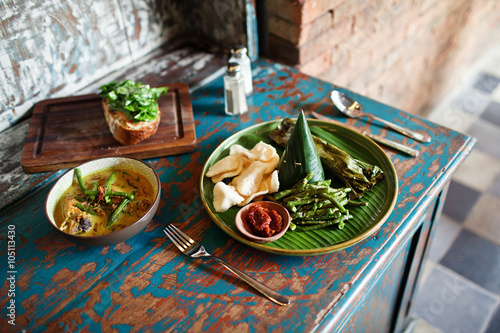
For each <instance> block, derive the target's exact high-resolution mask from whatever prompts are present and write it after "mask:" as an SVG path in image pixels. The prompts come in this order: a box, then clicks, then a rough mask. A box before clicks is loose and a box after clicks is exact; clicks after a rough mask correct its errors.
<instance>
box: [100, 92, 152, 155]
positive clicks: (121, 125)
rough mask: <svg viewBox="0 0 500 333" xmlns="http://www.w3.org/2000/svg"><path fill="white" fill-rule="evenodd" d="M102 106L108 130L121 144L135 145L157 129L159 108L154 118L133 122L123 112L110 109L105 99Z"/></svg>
mask: <svg viewBox="0 0 500 333" xmlns="http://www.w3.org/2000/svg"><path fill="white" fill-rule="evenodd" d="M102 107H103V109H104V117H105V118H106V122H107V123H108V126H109V130H110V131H111V133H112V134H113V137H114V138H115V139H116V140H117V141H118V142H120V143H121V144H122V145H125V146H130V145H135V144H137V143H139V142H141V141H142V140H145V139H147V138H149V137H150V136H151V135H153V134H155V133H156V131H157V130H158V125H159V124H160V116H161V111H160V108H158V116H157V117H156V119H155V120H153V121H140V122H138V123H134V122H133V121H131V120H129V119H128V118H127V117H126V116H125V114H124V113H123V112H121V111H115V110H111V109H110V108H109V105H108V104H107V101H106V100H105V99H103V101H102Z"/></svg>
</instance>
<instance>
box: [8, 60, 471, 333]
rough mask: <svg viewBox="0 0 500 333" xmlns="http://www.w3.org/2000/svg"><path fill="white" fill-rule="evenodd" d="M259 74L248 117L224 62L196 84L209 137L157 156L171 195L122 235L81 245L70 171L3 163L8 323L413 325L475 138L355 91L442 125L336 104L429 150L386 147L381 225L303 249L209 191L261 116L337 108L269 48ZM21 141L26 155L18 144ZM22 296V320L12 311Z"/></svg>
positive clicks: (166, 327) (194, 94) (164, 327)
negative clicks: (222, 71) (28, 169)
mask: <svg viewBox="0 0 500 333" xmlns="http://www.w3.org/2000/svg"><path fill="white" fill-rule="evenodd" d="M253 75H254V94H253V95H252V96H251V97H249V98H248V102H249V105H250V107H249V112H248V113H246V114H244V115H242V116H241V117H228V116H226V115H224V111H223V110H224V105H223V81H222V77H221V76H220V75H218V76H217V75H216V76H215V78H214V79H213V80H206V81H205V82H202V83H201V84H199V85H197V86H195V85H194V84H192V85H191V86H192V87H193V89H192V91H191V100H192V105H193V110H194V119H195V123H196V134H197V148H196V149H195V150H194V151H193V152H192V153H189V154H183V155H178V156H171V157H161V158H153V159H149V160H147V162H148V163H150V164H151V165H152V166H153V167H154V168H155V169H156V171H157V172H158V173H159V175H160V178H161V181H162V192H163V194H162V199H161V203H160V207H159V210H158V213H157V215H156V217H155V218H154V219H153V222H152V223H151V224H150V225H149V226H148V227H147V228H146V229H145V231H143V232H142V233H140V234H139V235H137V236H135V237H134V238H132V239H130V240H128V241H126V242H124V243H121V244H118V245H116V246H108V247H86V246H81V245H75V244H73V243H71V242H70V241H68V240H66V239H65V238H63V237H61V236H59V235H58V234H57V233H56V232H55V231H54V230H53V229H52V227H51V226H50V225H49V223H48V221H47V220H46V218H45V213H44V200H45V197H46V196H47V193H48V191H49V189H50V187H51V185H52V184H53V183H54V182H55V180H56V179H57V178H58V177H59V176H60V175H61V174H62V173H63V171H58V172H55V173H44V174H31V175H21V176H19V171H17V173H16V174H17V177H22V180H23V181H13V178H9V176H10V175H9V174H4V181H2V182H4V185H5V184H8V186H5V188H6V189H4V193H8V194H9V196H10V198H7V201H6V202H5V201H4V205H3V208H2V210H1V216H0V235H1V236H0V237H1V239H2V244H4V246H3V247H2V249H1V253H2V257H3V259H2V266H1V267H2V271H3V272H6V273H7V274H8V276H11V275H12V276H13V277H14V279H13V280H11V281H13V282H14V283H13V284H14V286H15V295H12V297H11V296H8V297H5V296H4V297H2V298H1V299H0V307H1V308H2V311H3V315H2V316H1V318H0V325H1V327H2V330H4V328H7V329H10V330H11V331H19V330H21V329H26V330H27V331H65V330H69V331H80V330H81V331H89V332H95V331H101V330H102V331H111V330H115V331H133V332H135V331H158V332H159V331H161V332H164V331H167V332H168V331H172V332H183V331H189V332H201V331H204V332H205V331H206V332H215V331H227V332H234V331H236V330H240V331H242V332H265V331H272V332H306V331H315V332H323V331H324V332H341V331H342V332H350V331H354V332H365V331H366V332H384V331H402V330H403V329H404V328H405V327H406V326H407V325H408V323H409V321H410V318H408V317H407V315H408V311H409V308H410V307H411V300H412V296H413V295H414V294H415V291H416V288H417V285H416V282H417V280H418V277H419V275H420V274H421V272H422V267H423V262H424V260H425V256H426V249H427V248H428V246H429V243H430V241H431V239H432V232H433V230H434V226H435V224H436V223H437V220H438V217H439V215H440V211H441V207H442V204H443V201H444V198H445V196H446V189H447V184H448V183H449V181H450V178H451V176H452V174H453V173H454V172H455V171H456V170H457V168H458V167H459V166H460V164H461V163H462V162H463V160H464V159H465V158H466V156H467V155H468V154H469V152H470V150H471V149H472V148H473V146H474V144H475V139H474V138H471V137H469V136H466V135H463V134H460V133H457V132H454V131H452V130H449V129H447V128H444V127H441V126H438V125H436V124H434V123H431V122H429V121H427V120H425V119H422V118H419V117H416V116H413V115H410V114H408V113H405V112H403V111H401V110H397V109H394V108H392V107H390V106H387V105H384V104H381V103H378V102H376V101H374V100H371V99H368V98H366V97H363V96H358V95H356V94H355V93H352V92H349V93H350V94H351V96H352V97H355V98H356V99H358V101H359V102H361V104H363V105H364V106H365V108H366V109H368V110H370V112H373V113H374V114H376V115H379V116H380V117H382V118H384V119H387V120H390V121H394V122H396V123H398V124H400V125H403V126H406V127H409V128H411V129H413V130H417V131H422V132H423V133H428V134H430V135H431V136H432V142H431V143H429V144H420V143H417V142H415V141H413V140H411V139H407V138H404V137H402V136H401V135H399V134H397V133H394V132H392V131H390V130H387V129H386V128H383V127H381V126H379V125H377V124H376V123H370V122H367V121H366V120H354V119H346V118H344V117H342V116H340V115H338V114H335V115H334V117H336V119H337V120H338V121H341V122H344V123H346V124H347V125H348V126H352V127H355V128H357V129H359V130H360V131H362V130H369V131H371V132H373V133H375V134H380V135H383V136H387V137H388V138H392V139H396V140H398V141H401V142H403V143H406V144H408V145H410V146H413V147H415V148H417V149H419V150H420V156H419V157H417V158H411V157H407V156H404V155H402V154H401V153H396V152H395V151H393V150H390V149H387V150H386V152H387V154H388V156H389V157H390V158H391V160H392V162H393V164H394V166H395V169H396V171H397V176H398V178H399V194H398V200H397V203H396V207H395V209H394V211H393V212H392V214H391V215H390V217H389V218H388V220H387V221H386V222H385V224H384V225H383V227H382V228H381V229H380V230H379V231H378V232H377V233H375V234H374V235H373V236H371V237H369V238H368V239H366V240H365V241H363V242H361V243H359V244H357V245H354V246H352V247H350V248H348V249H346V250H342V251H339V252H335V253H331V254H326V255H321V256H308V257H293V256H278V255H273V254H269V253H266V252H262V251H259V250H255V249H253V248H250V247H248V246H246V245H243V244H241V243H239V242H237V241H235V240H233V239H232V238H230V237H229V236H227V235H226V234H225V233H224V232H223V231H222V230H220V229H219V228H218V227H217V226H216V225H215V224H214V223H213V222H212V221H211V219H210V217H209V215H208V214H207V212H206V210H205V208H204V207H203V204H202V200H201V198H200V191H199V180H200V176H201V170H202V168H203V165H204V163H205V161H206V160H207V158H208V156H209V155H210V153H211V152H212V151H213V150H214V148H216V147H217V145H218V144H220V143H221V142H222V141H223V140H224V139H226V138H228V137H229V136H230V135H231V134H233V133H235V132H237V131H239V130H242V129H244V128H246V127H248V126H250V125H253V124H256V123H260V122H264V121H268V120H272V119H276V118H284V117H287V116H288V117H296V116H297V114H298V110H299V109H301V108H302V109H304V110H316V111H318V112H320V113H323V114H331V115H333V111H332V102H331V101H330V100H329V92H330V90H331V89H332V88H333V85H331V84H329V83H325V82H322V81H320V80H317V79H314V78H311V77H308V76H306V75H303V74H301V73H299V72H297V71H296V70H295V69H292V68H289V67H286V66H283V65H280V64H276V63H273V62H269V61H267V60H265V59H259V60H257V61H255V62H254V64H253ZM146 77H147V76H146ZM132 78H135V77H132ZM340 89H342V88H340ZM342 90H343V91H346V90H345V89H342ZM26 126H27V125H26V124H21V125H19V126H18V129H13V130H11V131H10V132H8V135H9V136H10V137H15V135H17V138H18V139H17V140H18V141H17V142H18V143H17V147H19V145H20V143H19V138H20V137H22V136H23V133H25V131H26V128H27V127H26ZM23 131H24V132H23ZM3 135H4V136H3V137H2V139H3V140H5V135H6V134H3ZM3 140H0V142H3V143H2V144H3V145H5V144H6V143H5V141H3ZM20 142H22V141H20ZM11 146H12V145H11ZM4 150H5V149H4ZM10 151H11V155H12V156H15V157H16V158H19V157H20V152H19V153H18V154H17V155H14V153H12V148H11V150H10ZM3 163H7V160H5V153H4V160H3ZM5 165H6V164H4V167H3V168H5ZM16 170H19V168H17V169H16ZM16 179H17V178H16ZM4 200H5V198H4ZM168 223H173V224H175V225H176V226H177V227H179V228H180V229H181V230H183V231H184V232H186V233H187V234H189V235H190V236H191V237H192V238H194V239H196V240H198V241H200V242H201V243H203V244H204V245H205V247H206V248H207V250H208V251H210V252H212V253H213V254H215V255H217V256H219V257H221V258H223V259H224V260H226V261H228V262H229V263H231V264H233V265H235V266H236V267H238V268H239V269H241V270H243V271H245V272H246V273H248V274H249V275H250V276H252V277H254V278H255V279H257V280H259V281H262V282H264V283H265V284H266V285H268V286H269V287H271V288H274V289H276V290H277V291H279V292H280V293H282V294H283V295H285V296H287V297H289V298H290V300H291V304H290V305H289V306H279V305H276V304H274V303H272V302H270V301H269V300H268V299H266V298H265V297H262V296H261V295H260V294H259V293H258V292H256V291H255V290H253V289H251V288H250V287H249V286H247V285H246V284H245V283H243V282H242V281H240V280H239V279H237V278H236V277H235V276H233V275H232V274H231V273H230V272H228V271H226V270H225V269H224V268H223V267H222V266H220V265H218V264H216V263H214V262H207V261H203V260H200V259H191V258H188V257H186V256H184V255H182V254H180V252H179V250H178V249H177V248H175V247H174V246H173V244H171V242H170V241H169V240H168V239H167V238H166V237H165V235H164V233H163V231H162V230H163V228H164V227H165V225H166V224H168ZM9 230H13V231H14V232H13V233H11V234H10V235H14V237H13V239H14V241H15V246H14V248H15V255H14V263H13V264H14V266H12V267H11V268H9V267H7V266H6V263H7V260H8V254H7V247H6V246H5V244H7V241H8V240H9V233H8V231H9ZM9 271H14V273H10V272H9ZM3 281H4V282H3V284H2V286H1V293H2V295H7V294H8V292H9V289H10V286H11V284H10V283H9V282H6V279H4V280H3ZM12 300H14V302H15V303H14V304H15V324H16V326H15V327H12V326H11V325H9V323H8V320H10V318H9V317H8V316H7V314H8V313H9V309H8V306H10V304H11V303H10V302H11V301H12Z"/></svg>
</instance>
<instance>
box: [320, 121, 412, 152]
mask: <svg viewBox="0 0 500 333" xmlns="http://www.w3.org/2000/svg"><path fill="white" fill-rule="evenodd" d="M311 114H312V116H313V117H314V118H316V119H320V120H324V121H328V122H331V123H334V124H340V125H342V123H337V122H336V121H334V120H333V119H331V118H329V117H326V116H323V115H321V114H319V113H317V112H314V111H312V112H311ZM363 134H364V135H366V136H367V137H369V138H370V139H372V140H373V141H375V142H378V143H381V144H384V145H386V146H388V147H391V148H393V149H396V150H399V151H400V152H403V153H405V154H408V155H410V156H413V157H416V156H418V150H416V149H413V148H410V147H408V146H405V145H403V144H401V143H399V142H396V141H392V140H389V139H386V138H383V137H380V136H377V135H373V134H370V133H367V132H363Z"/></svg>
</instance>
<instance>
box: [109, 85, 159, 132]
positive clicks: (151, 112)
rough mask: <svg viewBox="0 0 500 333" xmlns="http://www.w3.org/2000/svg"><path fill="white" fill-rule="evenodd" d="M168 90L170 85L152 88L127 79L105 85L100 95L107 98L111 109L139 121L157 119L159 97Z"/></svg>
mask: <svg viewBox="0 0 500 333" xmlns="http://www.w3.org/2000/svg"><path fill="white" fill-rule="evenodd" d="M167 91H168V87H161V88H151V87H150V86H149V85H148V84H143V83H141V82H134V81H132V80H126V81H113V82H111V83H108V84H105V85H103V86H102V87H101V91H100V92H99V95H101V96H102V97H103V98H105V99H106V100H107V104H108V106H109V108H110V109H111V110H115V111H121V112H123V113H124V114H125V116H126V117H127V118H128V119H130V120H132V121H133V122H135V123H137V122H139V121H153V120H155V119H156V117H157V116H158V98H159V97H160V96H161V95H162V94H166V93H167Z"/></svg>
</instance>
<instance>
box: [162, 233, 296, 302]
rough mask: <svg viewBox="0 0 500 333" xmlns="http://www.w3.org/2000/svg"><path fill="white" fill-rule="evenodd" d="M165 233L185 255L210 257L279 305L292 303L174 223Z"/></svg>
mask: <svg viewBox="0 0 500 333" xmlns="http://www.w3.org/2000/svg"><path fill="white" fill-rule="evenodd" d="M163 231H164V232H165V234H166V235H167V237H168V238H170V240H171V241H172V243H174V244H175V246H177V248H178V249H179V250H180V251H181V252H182V253H184V254H185V255H187V256H189V257H192V258H200V257H208V258H211V259H213V260H215V261H217V262H218V263H219V264H221V265H222V266H224V267H226V268H227V269H228V270H230V271H231V272H233V273H234V274H236V275H237V276H238V277H240V278H241V279H242V280H243V281H245V282H246V283H248V284H249V285H250V286H252V287H254V288H255V289H257V290H258V291H259V292H261V293H262V294H263V295H264V296H266V297H267V298H269V299H270V300H271V301H273V302H275V303H277V304H279V305H288V304H290V301H289V300H288V298H286V297H284V296H282V295H280V294H278V293H277V292H275V291H274V290H272V289H270V288H269V287H267V286H265V285H263V284H262V283H260V282H258V281H257V280H254V279H253V278H251V277H250V276H248V275H246V274H245V273H243V272H242V271H240V270H239V269H237V268H236V267H234V266H232V265H230V264H228V263H227V262H225V261H223V260H222V259H220V258H219V257H216V256H214V255H211V254H210V253H208V252H207V251H206V250H205V248H204V247H203V245H201V244H200V243H198V242H196V241H194V240H193V239H192V238H191V237H189V236H188V235H186V234H185V233H183V232H182V231H180V230H179V229H177V228H176V227H175V226H174V225H172V224H169V225H168V226H167V227H166V228H165V229H164V230H163Z"/></svg>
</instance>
